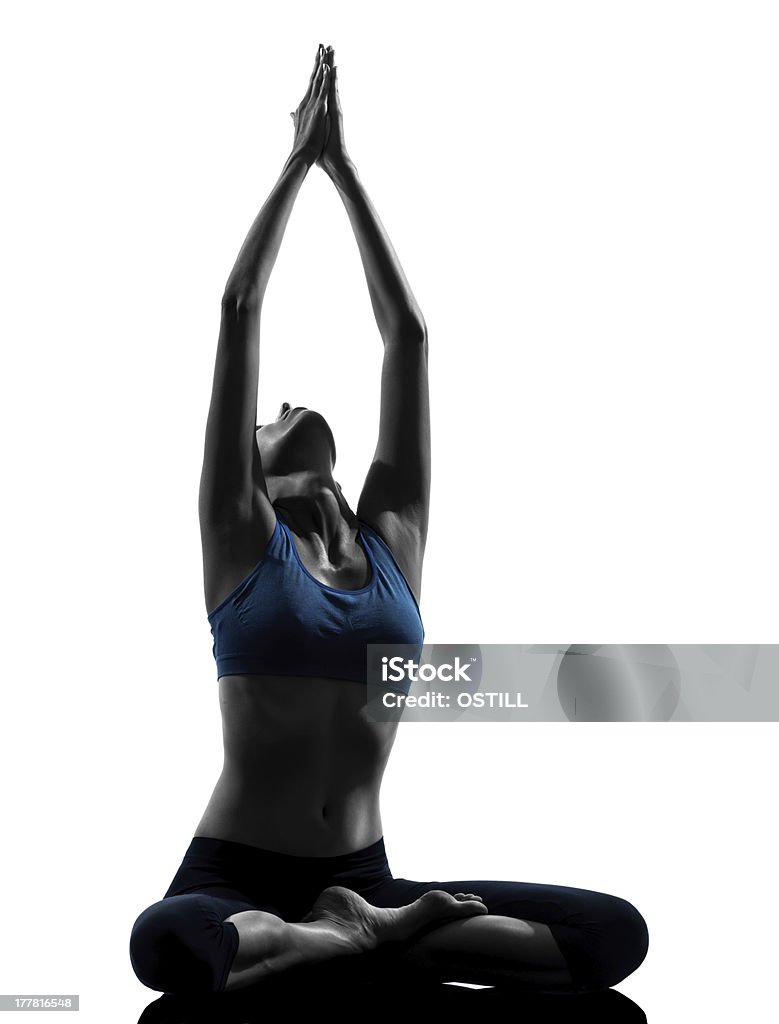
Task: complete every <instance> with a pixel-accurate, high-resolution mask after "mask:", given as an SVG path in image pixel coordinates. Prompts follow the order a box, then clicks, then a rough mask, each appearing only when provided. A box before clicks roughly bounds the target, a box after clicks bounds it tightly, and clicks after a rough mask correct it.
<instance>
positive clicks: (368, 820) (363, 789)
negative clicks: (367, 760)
mask: <svg viewBox="0 0 779 1024" xmlns="http://www.w3.org/2000/svg"><path fill="white" fill-rule="evenodd" d="M379 788H380V787H379V784H378V782H376V784H374V785H369V786H365V785H360V786H357V785H351V786H350V785H343V784H340V785H332V786H328V785H327V784H323V782H322V780H319V781H314V780H309V781H308V782H307V783H306V784H304V783H302V782H301V781H300V780H289V779H287V780H284V779H281V778H278V777H277V778H275V779H262V780H258V779H254V780H253V779H251V778H249V779H247V778H240V779H236V778H235V777H234V776H233V775H231V774H230V773H227V772H223V773H222V776H221V777H220V779H219V782H218V783H217V785H216V787H215V788H214V791H213V793H212V795H211V799H210V800H209V802H208V805H207V807H206V809H205V812H204V813H203V816H202V818H201V820H200V822H199V824H198V826H197V828H196V830H195V836H196V837H197V836H204V837H212V838H215V839H221V840H226V841H232V842H239V843H245V844H247V845H249V846H252V847H256V848H259V849H264V850H271V851H276V852H279V853H284V854H288V855H292V856H294V855H300V856H313V857H316V856H332V855H337V854H343V853H348V852H352V851H355V850H359V849H361V848H363V847H367V846H369V845H370V844H371V843H374V842H375V841H376V840H377V839H379V837H380V836H381V835H382V824H381V812H380V806H379Z"/></svg>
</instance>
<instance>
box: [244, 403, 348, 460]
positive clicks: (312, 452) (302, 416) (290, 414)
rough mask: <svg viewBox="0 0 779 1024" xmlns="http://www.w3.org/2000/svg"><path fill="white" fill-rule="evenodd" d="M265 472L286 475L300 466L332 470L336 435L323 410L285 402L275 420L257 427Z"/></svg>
mask: <svg viewBox="0 0 779 1024" xmlns="http://www.w3.org/2000/svg"><path fill="white" fill-rule="evenodd" d="M256 438H257V447H258V448H259V449H260V456H261V458H262V467H263V471H264V472H265V473H266V474H271V473H272V474H275V475H276V476H284V475H285V474H286V473H289V472H292V471H294V470H298V469H313V470H319V471H320V472H332V469H333V466H334V465H335V438H334V437H333V432H332V431H331V429H330V426H329V424H328V422H327V420H326V419H325V418H324V416H322V414H321V413H318V412H316V411H315V410H314V409H308V408H306V406H305V405H296V406H295V407H294V408H292V407H291V406H290V404H289V402H282V403H281V408H280V409H279V411H278V414H277V416H276V419H275V420H273V422H272V423H263V424H260V425H259V426H258V427H257V429H256Z"/></svg>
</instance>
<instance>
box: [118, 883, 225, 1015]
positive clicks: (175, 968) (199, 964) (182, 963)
mask: <svg viewBox="0 0 779 1024" xmlns="http://www.w3.org/2000/svg"><path fill="white" fill-rule="evenodd" d="M237 948H238V933H237V931H236V929H235V926H234V925H232V924H230V923H227V922H225V921H224V918H223V917H222V911H221V909H219V908H217V907H212V906H210V905H209V903H208V897H204V896H203V895H202V894H200V893H187V894H184V895H181V896H170V897H168V898H167V899H163V900H160V901H159V902H157V903H154V904H152V905H151V906H150V907H147V908H146V910H144V911H143V913H141V914H140V915H139V916H138V918H137V919H136V921H135V923H134V925H133V928H132V933H131V936H130V960H131V962H132V966H133V970H134V971H135V974H136V976H137V978H138V980H139V981H141V982H142V983H143V984H144V985H146V986H147V988H151V989H154V990H155V991H156V992H167V993H175V994H182V995H184V994H189V993H197V992H219V991H221V990H222V989H223V988H224V984H225V981H226V979H227V975H228V973H229V970H230V965H231V963H232V961H233V959H234V957H235V953H236V951H237Z"/></svg>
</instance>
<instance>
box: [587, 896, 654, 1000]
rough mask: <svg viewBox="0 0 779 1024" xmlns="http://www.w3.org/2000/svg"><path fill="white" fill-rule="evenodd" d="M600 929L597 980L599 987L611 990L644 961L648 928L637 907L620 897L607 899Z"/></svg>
mask: <svg viewBox="0 0 779 1024" xmlns="http://www.w3.org/2000/svg"><path fill="white" fill-rule="evenodd" d="M601 929H602V931H601V935H602V941H601V942H600V943H598V945H599V954H600V955H599V956H598V958H597V959H598V966H597V971H596V974H597V975H598V977H597V979H596V980H597V982H598V984H599V985H600V986H601V987H603V988H611V987H612V985H617V984H619V982H621V981H623V980H624V979H625V978H627V976H628V975H629V974H632V973H633V971H635V970H636V968H637V967H638V966H639V965H640V964H641V963H642V962H643V960H644V958H645V957H646V954H647V951H648V949H649V929H648V928H647V924H646V921H645V920H644V918H643V916H642V915H641V913H640V912H639V911H638V910H637V909H636V907H634V906H633V904H632V903H630V902H628V900H625V899H622V898H621V897H619V896H610V897H608V900H607V901H606V903H605V908H604V910H603V916H602V920H601Z"/></svg>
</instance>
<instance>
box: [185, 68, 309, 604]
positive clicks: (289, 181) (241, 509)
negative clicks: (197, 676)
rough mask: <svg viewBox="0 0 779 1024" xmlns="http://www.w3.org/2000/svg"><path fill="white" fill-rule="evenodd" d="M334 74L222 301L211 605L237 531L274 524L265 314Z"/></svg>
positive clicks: (206, 534) (302, 120)
mask: <svg viewBox="0 0 779 1024" xmlns="http://www.w3.org/2000/svg"><path fill="white" fill-rule="evenodd" d="M328 73H329V69H328V68H327V66H326V63H325V61H324V60H323V59H322V51H321V50H320V52H318V53H317V59H316V62H315V66H314V70H313V72H312V75H311V79H310V82H309V86H308V90H307V92H306V95H305V96H304V98H303V100H302V102H301V103H300V106H299V107H298V109H297V111H296V118H295V139H294V142H293V145H292V152H291V153H290V156H289V157H288V159H287V161H286V163H285V164H284V169H283V170H282V172H281V175H280V176H279V179H278V181H277V182H276V184H275V186H274V187H273V190H272V191H271V193H270V195H269V196H268V199H267V200H266V201H265V204H264V205H263V207H262V209H261V210H260V212H259V213H258V214H257V217H256V218H255V220H254V223H253V224H252V226H251V228H250V230H249V233H248V235H247V236H246V240H245V241H244V243H243V246H242V247H241V250H240V252H239V254H238V258H237V259H236V261H235V266H234V267H233V270H232V272H231V274H230V276H229V278H228V281H227V284H226V285H225V289H224V294H223V297H222V312H221V325H220V331H219V341H218V343H217V350H216V364H215V368H214V379H213V387H212V391H211V404H210V407H209V410H208V419H207V421H206V437H205V448H204V453H203V468H202V472H201V476H200V491H199V500H198V504H199V513H200V530H201V537H202V541H203V555H204V568H205V577H206V602H207V603H209V595H210V596H211V598H213V596H214V594H215V593H216V592H217V591H218V590H219V587H220V583H219V579H218V578H217V577H219V574H220V571H221V570H220V565H221V560H220V552H222V551H225V552H227V551H229V550H230V549H231V548H233V547H234V544H233V541H234V534H235V530H236V528H237V529H241V528H243V527H245V526H246V525H247V524H248V523H249V522H250V521H251V520H253V521H254V522H255V523H256V521H257V518H258V514H259V517H260V518H261V519H262V518H264V519H267V521H268V522H269V523H270V522H271V521H272V518H273V512H272V508H271V505H270V501H269V499H268V495H267V491H266V488H265V479H264V477H263V473H262V465H261V461H260V453H259V449H258V447H257V443H256V438H255V427H256V423H257V392H258V385H259V382H258V377H259V361H260V353H259V340H260V312H261V309H262V302H263V298H264V295H265V289H266V288H267V285H268V280H269V278H270V274H271V271H272V270H273V266H274V264H275V262H276V257H277V256H278V252H279V248H280V246H281V240H282V238H283V237H284V231H285V228H286V226H287V221H288V220H289V215H290V213H291V212H292V207H293V205H294V202H295V199H296V198H297V194H298V191H299V189H300V186H301V184H302V183H303V180H304V179H305V177H306V174H307V173H308V171H309V169H310V167H311V166H312V164H313V163H314V161H315V160H316V158H317V156H318V155H319V153H320V151H321V148H322V144H323V142H324V133H325V97H326V83H327V77H328Z"/></svg>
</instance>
